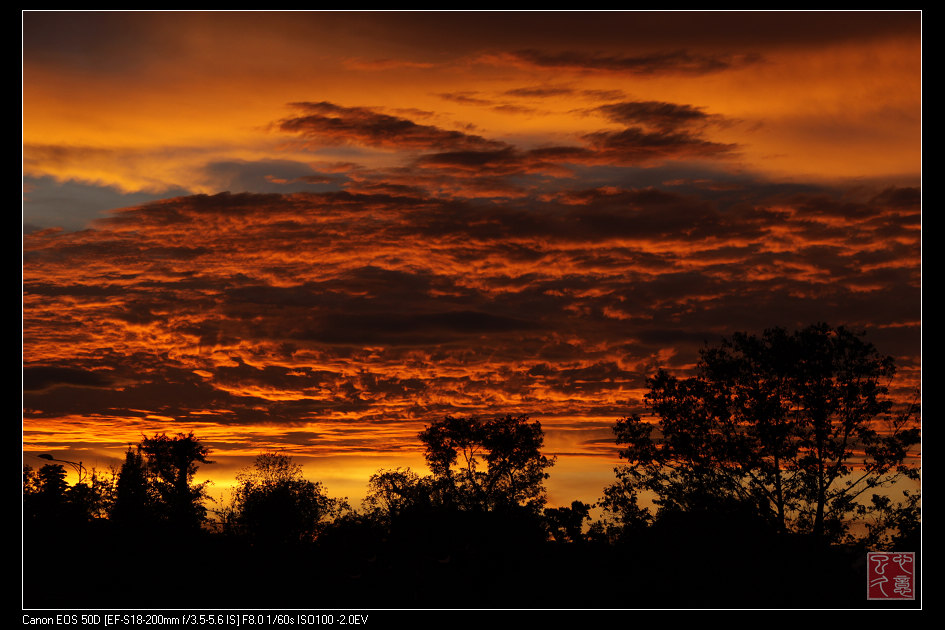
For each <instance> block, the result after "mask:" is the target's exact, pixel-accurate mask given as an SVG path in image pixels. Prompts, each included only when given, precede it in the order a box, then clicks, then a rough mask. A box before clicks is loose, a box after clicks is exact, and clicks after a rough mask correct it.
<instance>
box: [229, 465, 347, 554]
mask: <svg viewBox="0 0 945 630" xmlns="http://www.w3.org/2000/svg"><path fill="white" fill-rule="evenodd" d="M236 479H237V482H238V486H237V488H236V490H235V494H234V498H233V502H232V504H231V506H230V508H229V514H228V519H229V520H230V522H231V524H233V525H236V526H237V527H238V528H239V529H240V530H241V531H243V532H245V533H246V534H248V535H249V536H250V537H251V538H252V539H254V540H257V541H261V542H267V543H299V542H305V541H311V540H312V539H314V537H315V535H316V534H317V532H318V529H319V526H320V524H321V523H322V521H323V520H325V519H328V518H329V517H331V516H334V515H336V514H337V513H338V511H339V510H340V509H341V508H342V507H343V502H342V501H339V500H337V499H332V498H330V497H328V496H327V495H326V494H325V491H324V488H323V486H322V484H321V482H316V481H309V480H308V479H305V478H304V477H303V475H302V467H301V466H300V465H299V464H296V463H294V462H292V458H291V457H289V456H288V455H284V454H281V453H273V452H267V453H262V454H260V455H258V456H257V457H256V460H255V461H254V462H253V464H252V465H251V466H249V467H247V468H245V469H243V470H242V471H240V472H239V473H238V474H237V476H236Z"/></svg>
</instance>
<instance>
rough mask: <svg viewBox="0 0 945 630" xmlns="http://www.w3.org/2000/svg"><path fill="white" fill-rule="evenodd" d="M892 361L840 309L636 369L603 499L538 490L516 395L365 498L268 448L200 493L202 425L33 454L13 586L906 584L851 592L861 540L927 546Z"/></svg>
mask: <svg viewBox="0 0 945 630" xmlns="http://www.w3.org/2000/svg"><path fill="white" fill-rule="evenodd" d="M893 370H894V365H893V363H892V361H891V360H890V359H889V358H888V357H884V356H881V355H879V354H878V353H877V352H876V350H875V348H874V347H873V346H872V345H871V344H868V343H866V342H865V341H863V340H862V339H861V337H860V336H858V335H854V334H852V333H850V332H848V331H846V330H844V329H842V328H837V329H832V328H830V327H828V326H825V325H818V326H812V327H809V328H807V329H804V330H801V331H797V332H795V333H788V332H786V331H784V330H782V329H773V330H769V331H766V332H765V333H764V334H763V335H761V336H757V337H756V336H749V335H742V334H736V335H733V336H732V337H731V338H730V339H725V340H723V342H722V344H721V345H719V346H717V347H715V348H706V349H705V350H704V351H703V352H702V357H701V360H700V363H699V365H698V369H697V371H696V374H695V375H694V376H691V377H688V378H685V379H679V378H677V377H675V376H673V375H671V374H669V373H667V372H663V371H661V372H659V373H658V374H656V375H655V376H653V377H652V378H651V379H649V382H648V386H649V393H648V394H647V396H646V403H647V406H648V408H649V410H650V411H651V412H652V414H653V416H654V418H655V421H654V422H646V421H644V420H642V419H641V418H640V417H638V416H630V417H627V418H624V419H621V420H619V421H617V423H616V424H615V427H614V431H615V435H616V440H617V443H618V444H619V445H621V447H622V450H621V452H620V455H621V458H622V459H623V460H624V462H625V463H624V465H622V466H620V467H618V468H617V469H616V470H615V482H614V484H612V485H610V486H608V487H607V488H604V489H603V490H602V495H603V496H602V498H601V499H600V501H599V502H598V503H597V504H595V505H590V504H586V503H583V502H581V501H573V502H571V503H570V505H567V506H557V507H555V506H549V505H548V504H547V499H546V492H545V486H544V482H545V480H546V479H547V478H548V476H549V470H550V469H551V468H552V467H553V466H554V463H555V460H554V458H552V457H547V456H545V455H543V454H542V447H543V439H544V435H543V432H542V429H541V426H540V424H539V423H538V422H536V421H531V420H530V419H529V418H528V417H527V416H511V415H506V416H504V417H502V416H500V417H496V418H492V419H486V418H476V417H466V418H463V417H452V416H447V417H445V418H442V419H440V420H436V421H434V422H432V423H431V424H430V425H429V426H427V427H426V428H425V429H424V430H423V431H422V432H420V434H419V435H418V439H419V442H420V444H421V445H422V447H423V449H424V455H425V458H426V462H427V466H428V469H429V474H427V475H421V474H419V473H417V472H415V471H412V470H410V469H395V470H379V471H377V472H376V473H375V474H374V475H372V476H371V477H370V479H369V480H367V489H368V492H367V497H366V499H365V500H364V502H363V503H362V504H361V505H360V506H351V505H349V503H348V501H347V500H345V499H340V498H333V497H330V496H329V495H328V494H327V492H326V489H325V488H324V486H323V485H322V484H321V483H320V482H317V481H311V480H309V479H306V478H305V476H304V474H303V471H302V468H301V466H299V465H298V464H296V463H294V462H293V461H292V459H291V457H289V456H287V455H285V454H282V453H277V452H265V453H261V454H260V455H259V456H258V457H257V458H256V460H255V461H254V463H253V464H252V465H250V466H249V467H247V468H246V469H244V470H243V471H241V472H240V473H239V474H238V476H237V485H236V487H235V489H234V492H233V494H232V496H231V497H230V499H229V500H228V501H227V502H226V503H225V504H224V505H214V506H213V508H212V509H211V507H208V504H209V503H210V502H209V501H208V496H207V492H206V484H205V483H203V484H201V483H196V481H195V479H196V473H197V471H198V468H199V466H200V465H202V464H209V463H212V462H210V460H209V459H208V457H209V456H210V452H209V449H208V448H207V447H206V446H205V445H203V444H202V443H201V442H200V439H199V438H198V437H196V436H195V435H193V434H177V435H176V436H167V435H163V434H159V435H154V436H152V437H145V438H143V439H142V441H141V442H140V443H139V444H138V445H136V446H133V447H130V448H129V449H128V451H127V453H126V456H125V461H124V462H123V464H122V465H121V467H120V469H117V470H115V471H112V472H111V474H105V475H103V474H101V473H99V472H98V471H94V470H93V471H85V470H84V469H83V468H82V467H81V466H79V467H78V468H77V470H78V472H79V479H78V481H77V482H76V483H75V484H74V485H71V486H70V485H68V484H67V483H66V481H65V479H66V470H65V469H64V468H63V467H62V466H61V465H59V464H56V463H50V464H47V465H44V466H42V467H41V468H39V469H38V470H34V469H33V468H32V467H25V469H24V479H23V518H24V540H23V543H24V546H23V565H24V576H23V579H24V606H25V607H26V608H77V607H82V608H116V607H126V608H152V609H153V608H159V609H160V608H205V609H222V608H236V609H243V608H286V609H289V608H292V609H303V608H304V609H313V608H316V609H325V608H329V607H334V608H343V607H352V608H423V609H431V608H553V609H558V608H588V609H600V608H684V607H699V608H703V607H708V608H712V607H722V608H797V607H802V608H811V607H815V608H848V607H857V608H859V607H864V606H867V605H882V606H887V607H888V606H890V605H897V604H892V603H890V602H868V601H867V600H866V596H865V591H866V572H865V571H866V557H865V552H866V550H872V549H882V550H897V551H914V552H917V558H918V557H920V556H919V552H920V551H921V549H920V543H921V540H920V535H919V531H920V529H919V528H920V518H919V494H918V493H915V492H910V491H909V490H905V491H903V490H901V489H899V488H896V487H894V486H895V485H896V484H897V483H898V482H901V481H902V480H917V479H918V475H919V471H918V469H917V468H916V467H914V466H911V465H910V464H909V462H910V461H912V460H911V459H910V455H911V454H910V452H909V449H910V448H912V447H914V446H915V445H916V444H918V442H919V432H918V429H917V428H915V427H914V426H913V425H914V424H915V422H914V420H915V419H916V416H917V413H918V405H917V403H913V404H911V405H907V406H906V407H904V408H896V407H894V406H893V404H892V403H891V402H890V401H889V400H888V398H887V395H888V392H887V390H886V384H887V383H888V379H889V378H890V377H891V375H892V373H893ZM65 463H69V462H65ZM891 488H892V489H891ZM592 515H594V516H592ZM920 604H921V602H920V601H919V600H918V598H917V599H916V600H915V601H913V602H905V603H900V604H898V605H905V606H909V607H912V606H919V605H920Z"/></svg>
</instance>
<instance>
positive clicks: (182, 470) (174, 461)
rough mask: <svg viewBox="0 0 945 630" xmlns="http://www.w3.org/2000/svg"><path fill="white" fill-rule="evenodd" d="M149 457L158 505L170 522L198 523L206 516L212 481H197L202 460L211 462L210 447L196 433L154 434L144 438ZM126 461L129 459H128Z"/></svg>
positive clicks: (152, 483)
mask: <svg viewBox="0 0 945 630" xmlns="http://www.w3.org/2000/svg"><path fill="white" fill-rule="evenodd" d="M141 451H142V453H143V454H144V455H145V458H146V467H147V473H148V478H149V481H150V485H151V487H152V488H153V490H154V492H155V495H156V496H155V497H154V498H155V500H156V507H157V509H158V511H159V514H160V516H161V517H162V518H163V519H165V520H167V521H168V522H170V523H172V524H174V525H176V526H180V527H184V528H193V527H197V526H199V525H200V524H201V523H203V522H204V521H205V520H206V518H207V508H206V506H205V505H204V500H206V499H207V492H206V487H207V485H209V483H210V482H203V483H199V484H194V483H193V479H194V475H195V474H196V473H197V469H198V468H199V467H200V464H212V463H213V462H211V461H210V460H208V459H207V456H208V455H209V454H210V449H209V448H208V447H207V446H206V445H204V444H201V443H200V440H199V439H198V438H197V437H196V436H194V434H193V433H188V434H183V433H178V434H177V435H176V436H174V437H168V436H167V434H155V435H154V436H153V437H150V438H145V439H144V440H142V442H141ZM126 462H127V460H126Z"/></svg>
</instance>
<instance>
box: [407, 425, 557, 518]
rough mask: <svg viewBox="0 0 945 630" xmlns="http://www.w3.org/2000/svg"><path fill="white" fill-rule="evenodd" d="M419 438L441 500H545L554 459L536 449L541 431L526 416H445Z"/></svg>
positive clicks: (503, 503)
mask: <svg viewBox="0 0 945 630" xmlns="http://www.w3.org/2000/svg"><path fill="white" fill-rule="evenodd" d="M419 438H420V441H421V442H423V444H424V446H425V452H424V456H425V458H426V461H427V465H428V466H429V467H430V470H431V471H432V473H433V479H434V482H435V486H436V488H437V489H438V490H439V491H440V492H442V493H443V499H444V501H445V502H452V503H454V504H455V505H457V506H458V507H461V508H464V509H478V510H495V509H500V508H503V507H509V506H527V507H530V508H532V509H535V510H539V509H540V508H541V507H542V506H543V505H544V503H545V487H544V481H545V479H547V478H548V473H547V472H546V471H547V469H548V468H550V467H551V466H553V465H554V458H553V457H551V458H549V457H546V456H545V455H543V454H542V453H541V448H542V445H543V443H544V432H543V431H542V429H541V424H540V423H538V422H537V421H536V422H529V420H528V416H517V417H516V416H511V415H507V416H505V417H497V418H494V419H491V420H482V419H479V418H475V417H467V418H462V417H453V416H446V417H445V418H444V419H443V420H439V421H434V422H432V423H431V424H430V426H428V427H427V428H426V429H425V430H424V431H422V432H421V433H420V435H419Z"/></svg>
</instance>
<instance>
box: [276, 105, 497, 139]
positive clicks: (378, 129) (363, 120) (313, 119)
mask: <svg viewBox="0 0 945 630" xmlns="http://www.w3.org/2000/svg"><path fill="white" fill-rule="evenodd" d="M294 107H295V108H296V109H299V110H301V112H302V115H300V116H296V117H291V118H285V119H283V120H281V121H280V122H279V128H280V129H281V130H282V131H286V132H289V133H295V134H298V135H300V136H303V137H306V138H310V139H313V140H316V141H319V142H325V143H329V144H331V143H340V144H345V143H358V144H365V145H368V146H373V147H387V148H398V149H422V150H469V149H494V148H499V147H501V143H499V142H495V141H491V140H487V139H485V138H481V137H479V136H474V135H470V134H466V133H463V132H461V131H452V130H446V129H441V128H439V127H435V126H432V125H418V124H417V123H415V122H413V121H412V120H408V119H406V118H400V117H397V116H391V115H389V114H383V113H379V112H376V111H373V110H371V109H368V108H364V107H343V106H341V105H335V104H333V103H328V102H320V103H295V104H294Z"/></svg>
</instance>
